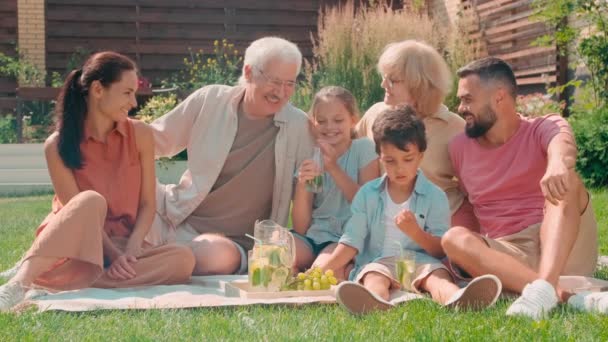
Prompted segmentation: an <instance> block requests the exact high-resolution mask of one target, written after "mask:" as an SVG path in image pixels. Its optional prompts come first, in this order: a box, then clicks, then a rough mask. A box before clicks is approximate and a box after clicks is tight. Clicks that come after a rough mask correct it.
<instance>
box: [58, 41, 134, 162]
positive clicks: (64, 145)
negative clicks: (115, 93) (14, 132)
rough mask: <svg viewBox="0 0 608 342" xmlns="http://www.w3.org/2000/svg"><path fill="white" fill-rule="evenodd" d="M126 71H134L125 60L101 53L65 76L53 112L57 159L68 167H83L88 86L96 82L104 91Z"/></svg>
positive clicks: (113, 54)
mask: <svg viewBox="0 0 608 342" xmlns="http://www.w3.org/2000/svg"><path fill="white" fill-rule="evenodd" d="M130 70H136V66H135V63H134V62H133V61H132V60H131V59H130V58H129V57H126V56H123V55H121V54H119V53H116V52H111V51H104V52H98V53H96V54H94V55H92V56H91V57H89V59H87V61H86V62H85V63H84V65H83V66H82V68H81V69H77V70H73V71H72V72H70V73H69V75H68V77H67V78H66V80H65V82H64V84H63V87H62V88H61V91H60V93H59V97H58V98H57V106H56V109H55V115H56V123H57V131H58V133H59V141H58V149H59V156H60V157H61V159H62V160H63V163H64V164H65V165H66V166H67V167H68V168H70V169H80V168H82V166H83V165H84V161H83V160H82V155H81V153H80V143H81V142H82V139H83V136H84V121H85V119H86V116H87V112H88V105H87V99H88V95H89V88H90V86H91V83H93V82H94V81H99V83H101V85H102V86H103V87H106V88H107V87H109V86H110V85H111V84H112V83H115V82H118V81H120V79H121V77H122V73H123V72H125V71H130Z"/></svg>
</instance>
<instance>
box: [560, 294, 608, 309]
mask: <svg viewBox="0 0 608 342" xmlns="http://www.w3.org/2000/svg"><path fill="white" fill-rule="evenodd" d="M568 305H570V306H572V307H573V308H575V309H578V310H581V311H588V312H597V313H601V314H608V292H581V293H577V294H575V295H574V296H572V297H570V299H568Z"/></svg>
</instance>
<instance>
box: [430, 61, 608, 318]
mask: <svg viewBox="0 0 608 342" xmlns="http://www.w3.org/2000/svg"><path fill="white" fill-rule="evenodd" d="M458 76H459V77H460V81H459V83H458V97H459V98H460V106H459V108H458V111H459V113H460V115H462V116H463V118H464V119H465V120H466V126H465V132H464V133H462V134H460V135H458V136H456V137H454V139H452V141H451V142H450V146H449V150H450V157H451V159H452V163H453V165H454V169H455V171H456V175H457V176H458V178H459V180H460V184H461V188H462V190H463V191H464V193H465V194H467V197H468V201H467V202H466V203H465V204H464V205H463V206H462V207H461V208H460V209H459V211H458V212H456V213H455V214H454V216H453V219H452V221H453V223H454V224H455V227H453V228H452V229H450V230H449V231H448V232H447V233H446V234H445V235H444V237H443V239H442V245H443V247H444V250H445V252H446V254H447V256H448V257H449V258H450V260H451V262H452V263H453V264H455V265H457V266H458V267H460V268H461V269H463V270H464V271H466V272H468V273H469V274H470V275H472V276H480V275H483V274H488V273H490V274H495V275H496V276H498V278H499V279H500V280H501V281H502V283H503V287H504V288H505V289H508V290H511V291H515V292H518V293H521V296H520V297H519V298H518V299H517V300H516V301H515V302H514V303H513V304H512V305H511V306H510V307H509V310H508V311H507V314H509V315H518V314H519V315H526V316H529V317H532V318H534V319H540V318H541V317H543V316H544V315H545V314H547V313H548V312H549V311H550V310H551V309H553V308H554V307H555V306H556V305H557V303H558V301H560V300H562V301H568V302H569V303H570V304H572V305H574V306H576V307H579V308H584V307H585V305H584V303H585V301H586V299H585V295H586V294H585V295H577V296H571V294H570V293H568V292H567V291H564V290H563V289H560V288H559V286H558V280H559V276H560V275H565V274H568V275H584V276H590V275H592V274H593V272H594V270H595V266H596V261H597V224H596V221H595V217H594V215H593V209H592V206H591V202H590V197H589V194H588V193H587V191H586V190H585V187H584V185H583V184H582V182H581V179H580V177H579V176H578V175H577V174H576V171H575V170H574V166H575V163H576V153H577V151H576V143H575V140H574V135H573V133H572V130H571V128H570V126H569V125H568V122H567V121H566V120H564V119H563V118H562V117H560V116H559V115H555V114H554V115H547V116H543V117H538V118H526V117H523V116H521V115H519V114H518V113H517V112H516V109H515V108H516V107H515V98H516V94H517V84H516V81H515V76H514V74H513V71H512V70H511V68H510V67H509V65H508V64H507V63H505V62H504V61H502V60H500V59H498V58H494V57H488V58H484V59H480V60H477V61H474V62H472V63H470V64H469V65H467V66H465V67H464V68H462V69H460V70H459V71H458ZM606 300H607V301H608V295H607V296H606ZM588 301H589V300H587V302H588ZM587 308H588V309H594V310H597V308H596V307H593V308H589V307H587Z"/></svg>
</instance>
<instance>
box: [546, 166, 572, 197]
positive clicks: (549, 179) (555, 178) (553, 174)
mask: <svg viewBox="0 0 608 342" xmlns="http://www.w3.org/2000/svg"><path fill="white" fill-rule="evenodd" d="M571 172H573V171H572V170H570V169H568V167H566V165H565V164H564V163H550V164H549V165H547V171H546V172H545V174H544V175H543V178H542V179H541V180H540V189H541V191H542V192H543V196H545V199H546V200H547V201H549V202H551V203H552V204H553V205H557V204H558V202H559V201H561V200H563V199H564V197H565V196H566V193H567V192H568V190H569V184H570V173H571Z"/></svg>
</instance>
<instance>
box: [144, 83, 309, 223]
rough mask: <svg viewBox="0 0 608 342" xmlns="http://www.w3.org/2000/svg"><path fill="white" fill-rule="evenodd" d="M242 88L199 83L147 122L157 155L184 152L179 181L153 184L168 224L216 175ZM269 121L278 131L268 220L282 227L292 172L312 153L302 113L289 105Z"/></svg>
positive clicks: (181, 216) (191, 206) (186, 211)
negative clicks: (163, 112) (185, 167)
mask: <svg viewBox="0 0 608 342" xmlns="http://www.w3.org/2000/svg"><path fill="white" fill-rule="evenodd" d="M244 92H245V88H243V87H241V86H236V87H229V86H223V85H211V86H206V87H203V88H201V89H199V90H197V91H196V92H194V93H193V94H191V95H190V96H188V98H187V99H186V100H184V101H183V102H182V103H180V104H179V105H178V106H177V107H175V109H173V110H172V111H170V112H169V113H167V114H166V115H164V116H163V117H161V118H158V119H157V120H155V121H154V122H153V123H152V124H151V126H152V129H153V131H154V143H155V147H156V156H157V157H164V156H168V157H170V156H174V155H175V154H177V153H179V152H181V151H182V150H184V149H187V151H188V164H187V165H188V168H187V170H186V171H185V172H184V174H183V175H182V177H181V179H180V181H179V184H167V185H164V184H159V186H158V188H157V192H156V193H157V198H156V201H157V212H158V214H159V215H160V216H161V217H162V218H163V219H164V220H165V221H166V222H168V223H169V224H170V225H171V226H172V227H173V228H176V227H177V226H178V225H179V224H181V223H182V222H183V221H184V220H185V219H186V218H187V217H188V216H189V215H190V214H191V213H192V212H193V211H194V210H195V209H196V208H197V207H198V206H199V205H200V204H201V202H202V201H203V199H204V198H205V196H207V194H208V193H209V192H210V191H211V188H212V186H213V184H214V183H215V181H216V179H217V178H218V176H219V174H220V171H221V170H222V167H223V165H224V162H225V161H226V158H227V157H228V154H229V152H230V148H231V146H232V143H233V141H234V139H235V136H236V131H237V127H238V119H237V108H238V105H239V102H240V101H241V99H242V98H243V95H244ZM274 124H275V125H276V126H278V127H279V132H278V134H277V138H276V143H275V167H276V173H275V179H274V184H273V199H272V209H271V214H270V219H272V220H274V221H275V222H277V223H279V224H280V225H282V226H286V225H287V221H288V217H289V208H290V203H291V198H292V193H293V184H294V183H293V182H294V179H293V175H294V173H295V170H296V167H297V166H298V165H299V164H300V163H301V162H302V161H303V160H304V159H306V158H310V157H311V156H312V147H313V140H312V137H311V136H310V133H309V129H308V117H307V115H306V114H305V113H304V112H302V111H301V110H299V109H297V108H295V107H294V106H292V105H291V104H287V105H285V107H283V109H281V110H280V111H279V112H278V113H276V114H275V115H274ZM265 176H266V175H258V177H265ZM251 181H252V182H254V181H255V179H252V180H251ZM243 205H247V203H243Z"/></svg>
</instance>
